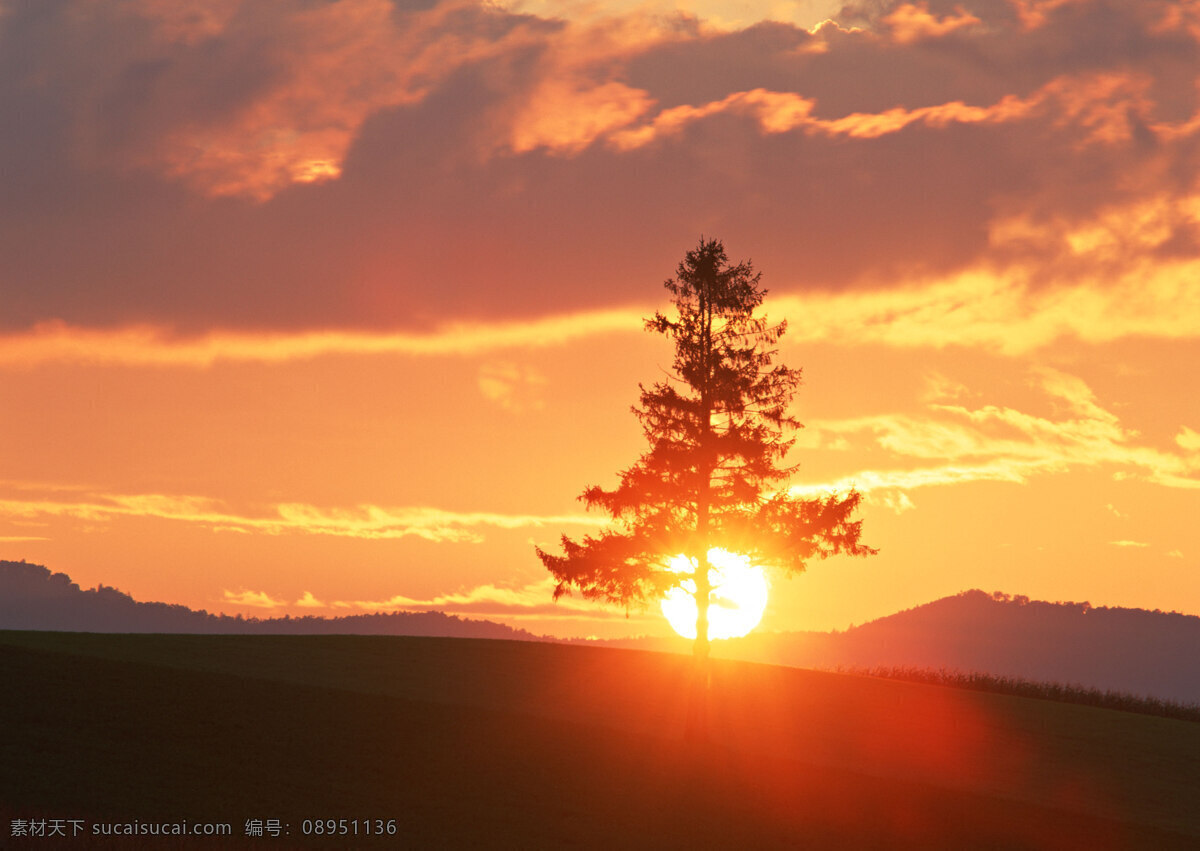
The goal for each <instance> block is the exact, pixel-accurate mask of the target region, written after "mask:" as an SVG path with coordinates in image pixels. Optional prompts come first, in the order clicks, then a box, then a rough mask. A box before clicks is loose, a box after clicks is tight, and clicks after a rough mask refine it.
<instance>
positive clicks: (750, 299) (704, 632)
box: [537, 239, 875, 662]
mask: <svg viewBox="0 0 1200 851" xmlns="http://www.w3.org/2000/svg"><path fill="white" fill-rule="evenodd" d="M761 278H762V273H760V272H755V271H754V268H753V266H752V265H751V264H750V263H749V262H745V263H738V264H737V265H730V264H729V262H728V259H727V257H726V254H725V248H724V246H723V245H722V244H721V243H720V242H719V241H717V240H708V241H705V240H704V239H701V240H700V244H699V245H698V246H697V248H695V249H694V250H692V251H689V252H687V255H686V256H685V258H684V259H683V261H682V262H681V263H680V264H679V266H678V268H677V270H676V273H675V277H674V278H672V279H669V280H667V281H666V283H665V286H666V288H667V289H668V290H669V291H670V292H671V295H672V297H673V299H672V300H673V302H674V305H675V308H676V311H675V312H676V316H675V317H674V318H668V317H667V316H665V315H663V314H662V313H661V312H659V313H655V315H654V316H653V317H651V318H650V319H648V320H646V328H647V330H649V331H653V332H655V333H658V334H663V335H664V336H666V337H668V338H670V339H671V340H672V341H673V343H674V345H675V359H674V364H673V371H672V372H671V374H670V376H669V378H668V379H667V380H665V381H660V382H658V383H655V384H653V385H652V386H651V387H649V388H647V387H645V386H644V385H639V389H640V390H641V403H640V405H639V406H636V407H634V409H633V411H634V413H635V414H636V415H637V417H638V419H639V420H640V421H641V425H642V430H643V432H644V434H645V436H646V439H647V441H648V442H649V444H650V447H649V449H648V450H647V451H646V452H645V453H644V454H643V455H642V457H641V458H639V459H638V461H637V463H635V464H634V465H633V466H632V467H630V468H629V469H627V470H625V471H624V472H623V473H621V477H620V484H619V485H618V486H617V487H616V488H615V489H613V490H605V489H603V488H601V487H598V486H593V487H589V488H588V489H587V490H585V491H584V492H583V495H582V496H581V497H580V499H581V500H582V501H583V502H584V503H586V505H587V506H588V507H589V508H600V509H603V510H605V511H607V512H608V513H609V514H610V515H611V516H612V518H613V521H614V522H613V524H612V525H611V526H610V527H609V528H608V529H606V530H605V531H603V532H601V533H600V534H599V536H597V537H593V536H590V535H589V536H585V537H584V538H583V540H582V541H580V542H576V541H573V540H571V539H570V538H568V537H567V536H566V535H564V536H563V537H562V548H563V554H562V555H554V554H551V553H548V552H545V551H543V550H542V549H540V548H538V550H537V554H538V557H539V558H540V559H541V560H542V562H543V563H544V564H545V566H546V568H547V569H548V570H549V571H550V572H551V573H552V574H553V575H554V578H555V579H556V580H557V581H558V584H557V586H556V587H555V590H554V597H555V599H558V597H560V596H561V595H563V594H568V593H571V592H572V591H574V590H577V591H579V592H581V593H582V594H583V596H584V597H587V598H591V599H601V600H607V601H609V602H613V603H618V604H622V605H625V606H626V607H627V608H628V607H631V606H635V605H644V604H646V603H649V602H651V601H653V600H657V599H661V598H662V597H663V596H664V595H665V594H666V593H667V591H669V590H670V589H671V588H673V587H675V586H680V585H682V583H683V582H684V581H685V580H691V581H692V582H694V583H695V592H694V593H695V600H696V612H697V615H696V640H695V644H694V654H695V658H696V659H697V660H698V661H700V662H704V661H705V660H707V657H708V652H709V636H708V632H709V630H708V613H709V605H710V596H711V592H712V581H711V577H710V572H709V570H710V566H709V561H708V553H709V550H710V549H711V548H714V547H721V548H724V549H726V550H729V551H730V552H736V553H739V554H742V555H745V556H748V557H749V558H750V559H751V561H752V562H753V563H755V564H759V565H769V566H775V567H778V568H781V569H783V570H784V571H785V572H788V573H799V572H801V571H803V570H804V569H805V565H806V563H807V562H808V561H809V560H810V559H812V558H825V557H828V556H830V555H834V554H837V553H844V554H849V555H868V554H871V553H873V552H875V550H873V549H871V548H870V547H867V546H864V545H863V544H861V543H860V542H859V535H860V531H861V525H862V524H861V521H855V520H852V519H851V517H852V515H853V514H854V511H855V509H856V508H857V506H858V503H859V498H860V497H859V494H858V493H857V492H855V491H851V492H850V493H849V494H847V495H845V496H839V495H837V494H830V495H827V496H825V497H823V498H802V497H798V496H794V495H792V494H790V493H789V491H788V489H787V487H786V486H785V485H784V483H785V481H786V480H787V479H788V478H789V477H790V475H791V474H792V473H793V472H794V470H795V467H789V466H785V465H784V456H785V455H786V454H787V451H788V449H789V448H790V447H791V446H792V444H793V443H794V442H795V439H794V438H793V437H791V436H790V435H791V433H793V432H794V431H795V430H797V429H799V428H802V426H801V424H800V423H799V422H798V421H797V420H796V419H795V418H794V417H792V416H791V415H790V414H789V413H788V405H789V403H790V402H791V399H792V396H793V395H794V393H795V391H796V389H797V388H798V387H799V385H800V379H801V373H800V370H799V369H791V368H789V367H787V366H783V365H775V364H774V360H775V357H776V355H777V353H778V352H777V349H776V348H775V347H776V344H777V343H778V341H779V338H780V337H781V336H782V335H783V334H784V332H785V331H786V330H787V323H786V322H780V323H779V324H777V325H774V326H772V325H769V324H768V323H767V320H766V318H765V317H756V316H755V315H754V312H755V310H756V309H757V308H758V307H760V306H761V304H762V301H763V297H764V296H765V295H766V290H764V289H763V288H762V287H761V286H760V282H761ZM679 554H683V555H685V556H687V557H688V559H689V561H690V563H691V565H692V566H693V570H692V571H691V572H690V573H689V572H678V571H677V570H672V569H671V565H670V560H671V559H672V557H674V556H676V555H679Z"/></svg>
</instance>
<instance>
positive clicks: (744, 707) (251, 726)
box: [0, 632, 1200, 848]
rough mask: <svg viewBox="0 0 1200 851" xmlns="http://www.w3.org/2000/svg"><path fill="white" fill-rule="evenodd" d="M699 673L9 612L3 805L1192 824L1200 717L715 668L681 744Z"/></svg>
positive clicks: (556, 819)
mask: <svg viewBox="0 0 1200 851" xmlns="http://www.w3.org/2000/svg"><path fill="white" fill-rule="evenodd" d="M687 672H688V661H687V660H686V659H685V658H683V657H680V656H673V655H669V654H653V653H642V652H635V651H622V650H612V649H604V648H593V647H574V646H565V645H555V644H546V643H529V642H505V641H471V640H445V639H431V638H390V637H365V636H341V637H316V636H186V635H174V636H158V635H155V636H148V635H140V636H139V635H84V634H64V633H49V632H40V633H35V632H24V633H22V632H0V677H2V678H3V679H4V681H6V682H9V683H20V684H21V687H20V688H19V689H16V688H13V689H5V690H0V726H2V728H3V729H5V731H6V732H7V733H8V735H6V736H5V737H3V739H2V740H0V789H3V790H4V796H3V798H2V799H0V810H2V812H0V815H2V816H3V817H4V823H5V825H6V827H7V825H8V824H9V823H11V819H14V818H17V819H26V820H28V819H37V818H50V817H59V818H63V817H71V818H79V819H81V820H84V823H85V824H86V825H89V826H90V825H91V824H93V823H96V822H100V821H106V820H110V821H124V822H128V821H132V820H139V821H149V820H156V821H167V820H178V819H184V818H186V819H188V820H189V821H190V822H192V823H197V822H201V821H208V822H216V821H220V822H226V823H228V824H230V825H231V826H232V828H233V831H234V837H235V839H234V840H231V841H229V842H222V843H218V842H215V841H214V840H209V839H204V840H196V841H195V842H193V843H191V844H188V843H187V842H186V841H185V842H181V843H178V844H177V846H176V847H214V845H215V846H216V847H230V846H231V845H232V846H239V845H240V846H243V847H262V844H263V843H264V842H265V841H266V840H265V839H246V838H245V834H244V825H245V823H246V821H247V820H248V819H254V818H257V819H260V820H266V819H279V820H280V823H281V825H283V826H284V829H286V830H288V831H290V833H289V837H288V840H287V841H285V842H280V843H279V847H290V846H292V845H295V844H297V843H301V842H302V841H303V840H304V837H303V836H302V835H301V833H302V829H303V827H302V826H303V824H304V820H305V819H315V818H322V819H324V818H332V819H376V818H379V819H395V822H396V825H397V828H398V837H396V836H393V837H385V841H387V842H389V843H390V844H395V843H396V841H397V838H399V839H400V840H402V841H403V843H404V844H406V845H411V846H413V847H428V846H437V847H449V846H463V845H475V846H480V845H486V846H488V847H560V846H563V845H575V846H577V847H645V848H650V847H655V848H659V847H739V846H740V847H765V848H774V847H779V848H782V847H797V846H798V845H803V846H806V847H814V848H845V847H888V848H896V847H909V848H962V847H980V846H987V847H997V846H999V847H1034V848H1037V847H1045V848H1065V847H1087V848H1135V847H1155V848H1185V847H1194V845H1195V843H1196V842H1197V841H1200V813H1198V812H1197V811H1196V809H1195V807H1194V802H1195V800H1196V798H1197V795H1200V725H1198V724H1194V723H1186V722H1181V721H1171V720H1167V719H1161V718H1148V717H1145V716H1139V715H1132V714H1128V713H1120V712H1110V711H1104V710H1097V709H1093V708H1089V707H1079V706H1067V705H1062V704H1054V703H1047V702H1044V701H1031V700H1023V699H1020V698H1011V697H1004V696H998V695H983V694H975V693H969V692H962V691H957V690H952V689H944V688H938V687H934V686H926V685H919V684H912V683H899V682H891V681H885V680H877V679H872V678H864V677H854V676H848V675H839V674H831V673H820V672H813V671H802V670H796V669H788V668H779V667H771V666H762V665H754V664H747V663H737V662H718V663H716V665H715V666H714V672H713V683H714V685H713V688H714V693H713V698H712V707H711V718H712V722H711V730H712V736H711V742H710V744H709V745H707V746H695V745H691V744H688V743H685V742H684V741H683V738H682V734H681V732H680V731H681V724H682V718H683V714H684V711H685V708H686V688H685V683H686V681H687V675H688V674H687ZM239 837H240V840H239V839H238V838H239ZM365 841H366V840H365V838H363V837H359V838H358V839H356V840H355V841H353V842H352V843H347V842H346V841H345V840H342V841H340V842H339V841H335V840H330V839H329V838H328V837H309V839H308V844H309V845H311V846H312V847H325V848H331V847H345V846H346V845H347V844H352V845H356V846H361V845H363V844H365ZM35 843H36V840H30V843H29V847H35ZM256 843H257V844H256ZM11 844H14V845H15V846H16V847H21V845H20V843H11ZM89 847H102V846H96V845H94V844H93V845H89ZM112 847H118V846H112ZM156 847H161V846H156Z"/></svg>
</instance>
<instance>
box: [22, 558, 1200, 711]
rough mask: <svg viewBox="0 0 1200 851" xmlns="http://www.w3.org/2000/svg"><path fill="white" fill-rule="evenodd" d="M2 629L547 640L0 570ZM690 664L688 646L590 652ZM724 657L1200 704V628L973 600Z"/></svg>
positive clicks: (975, 595) (777, 636) (747, 645)
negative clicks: (243, 606) (259, 609)
mask: <svg viewBox="0 0 1200 851" xmlns="http://www.w3.org/2000/svg"><path fill="white" fill-rule="evenodd" d="M0 629H10V630H61V631H68V632H156V633H220V634H271V635H285V634H286V635H337V634H341V635H412V636H445V637H457V638H492V639H513V640H519V641H541V640H547V639H543V638H541V637H539V636H535V635H533V634H532V633H529V632H527V631H525V630H521V629H514V628H512V627H509V626H505V625H503V624H498V623H493V622H491V621H483V620H469V619H465V618H459V617H456V616H454V615H446V614H443V613H442V612H388V613H382V614H361V615H346V616H343V617H336V618H322V617H311V616H310V617H301V618H293V617H282V618H261V619H260V618H244V617H242V616H241V615H238V616H236V617H230V616H228V615H214V614H210V613H208V612H205V611H195V610H193V609H189V608H187V607H186V606H180V605H169V604H166V603H143V602H138V601H136V600H134V599H133V598H132V597H130V596H129V595H128V594H125V593H123V592H121V591H118V590H116V589H115V588H110V587H107V586H104V585H100V586H98V587H96V588H93V589H89V590H81V589H80V588H79V586H78V585H77V584H75V583H74V582H72V581H71V578H70V577H69V576H67V575H66V574H63V573H51V572H50V570H48V569H47V568H45V567H42V566H40V565H36V564H26V563H25V562H11V561H0ZM587 643H589V644H603V645H608V646H613V647H633V648H639V649H643V650H660V651H669V652H676V653H687V652H690V650H691V642H689V641H686V640H685V639H682V638H632V639H619V640H611V641H599V642H596V641H589V642H587ZM713 653H714V655H715V656H718V657H723V658H727V659H740V660H744V661H752V662H766V663H769V664H775V665H787V666H790V667H797V668H824V669H828V670H836V669H839V668H840V669H871V668H880V667H886V668H893V667H898V668H910V667H911V668H932V669H935V670H937V669H943V668H944V669H947V670H955V671H966V672H970V671H978V672H982V673H987V674H992V675H995V676H1003V677H1019V678H1023V679H1028V680H1037V681H1049V682H1058V683H1063V684H1068V685H1074V684H1078V685H1082V686H1086V687H1090V688H1099V689H1111V690H1113V691H1122V692H1127V693H1129V694H1134V695H1150V696H1153V697H1157V698H1161V699H1165V700H1174V701H1178V702H1182V703H1200V617H1196V616H1194V615H1181V614H1178V613H1173V612H1171V613H1168V612H1159V611H1154V612H1148V611H1145V610H1143V609H1123V608H1105V607H1097V606H1092V605H1090V604H1088V603H1046V602H1038V601H1033V600H1030V599H1029V598H1028V597H1021V596H1016V597H1014V596H1009V595H1007V594H1000V593H995V594H988V593H985V592H983V591H978V590H973V591H965V592H963V593H961V594H958V595H957V596H954V597H945V598H943V599H941V600H935V601H934V602H932V603H927V604H925V605H923V606H918V607H916V608H913V609H908V610H906V611H903V612H899V613H897V614H894V615H889V616H888V617H884V618H880V619H879V620H875V621H871V622H870V623H866V624H863V625H861V626H857V627H851V628H850V629H848V630H845V631H844V632H785V633H752V634H751V635H749V636H747V637H745V638H739V639H733V640H729V641H717V642H715V643H714V644H713Z"/></svg>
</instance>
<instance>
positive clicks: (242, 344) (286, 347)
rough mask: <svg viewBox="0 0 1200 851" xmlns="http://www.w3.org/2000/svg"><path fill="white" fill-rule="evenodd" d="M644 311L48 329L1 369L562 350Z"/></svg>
mask: <svg viewBox="0 0 1200 851" xmlns="http://www.w3.org/2000/svg"><path fill="white" fill-rule="evenodd" d="M646 312H647V310H646V309H638V308H633V309H613V310H597V311H590V312H585V313H574V314H565V315H559V316H547V317H544V318H540V319H532V320H528V321H524V322H493V323H447V324H446V325H443V326H442V328H440V329H439V330H437V331H434V332H431V333H427V334H420V333H406V332H372V331H301V332H295V333H285V332H275V333H254V332H238V331H212V332H209V333H207V334H204V335H201V336H198V337H179V336H176V335H174V334H172V333H171V332H170V331H169V330H168V329H166V328H161V327H155V326H149V325H141V326H133V327H127V328H120V329H115V330H108V329H104V330H101V329H93V328H79V327H73V326H70V325H67V324H65V323H62V322H45V323H41V324H39V325H37V326H35V327H34V328H33V329H31V330H29V331H26V332H23V333H17V334H10V335H5V336H0V366H36V365H38V364H43V363H79V364H94V365H101V366H103V365H122V366H182V367H207V366H212V365H213V364H214V363H219V362H251V363H284V362H287V361H293V360H306V359H309V358H315V357H322V356H325V355H404V356H415V357H433V356H457V355H473V354H479V353H483V352H489V351H497V350H503V349H514V348H517V349H519V348H542V347H545V346H553V345H563V344H565V343H569V342H571V341H574V340H578V339H581V338H585V337H592V336H596V335H601V334H612V333H627V332H636V331H640V330H641V328H642V317H643V316H644V315H646Z"/></svg>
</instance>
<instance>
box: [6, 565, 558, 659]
mask: <svg viewBox="0 0 1200 851" xmlns="http://www.w3.org/2000/svg"><path fill="white" fill-rule="evenodd" d="M0 629H32V630H60V631H65V632H172V633H225V634H229V633H251V634H264V635H283V634H289V635H291V634H305V635H308V634H313V635H420V636H434V637H453V638H498V639H510V640H519V641H539V640H541V639H540V638H539V637H538V636H535V635H533V634H532V633H529V632H526V631H525V630H523V629H513V628H512V627H509V626H505V625H503V624H498V623H493V622H491V621H478V620H469V619H464V618H459V617H457V616H455V615H447V614H444V613H442V612H386V613H372V614H359V615H344V616H342V617H336V618H322V617H314V616H305V617H300V618H293V617H289V616H284V617H281V618H244V617H242V616H241V615H237V616H236V617H230V616H229V615H217V614H210V613H209V612H206V611H203V610H201V611H196V610H194V609H189V608H188V607H187V606H180V605H170V604H167V603H140V602H138V601H136V600H134V599H133V598H132V597H130V596H129V595H128V594H125V593H123V592H121V591H118V590H117V589H115V588H110V587H108V586H106V585H99V586H97V587H96V588H92V589H88V590H82V589H80V587H79V586H78V585H77V584H76V583H74V582H72V581H71V577H69V576H67V575H66V574H65V573H51V572H50V570H49V569H47V568H45V567H42V566H41V565H36V564H27V563H25V562H23V561H21V562H15V561H0Z"/></svg>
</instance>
